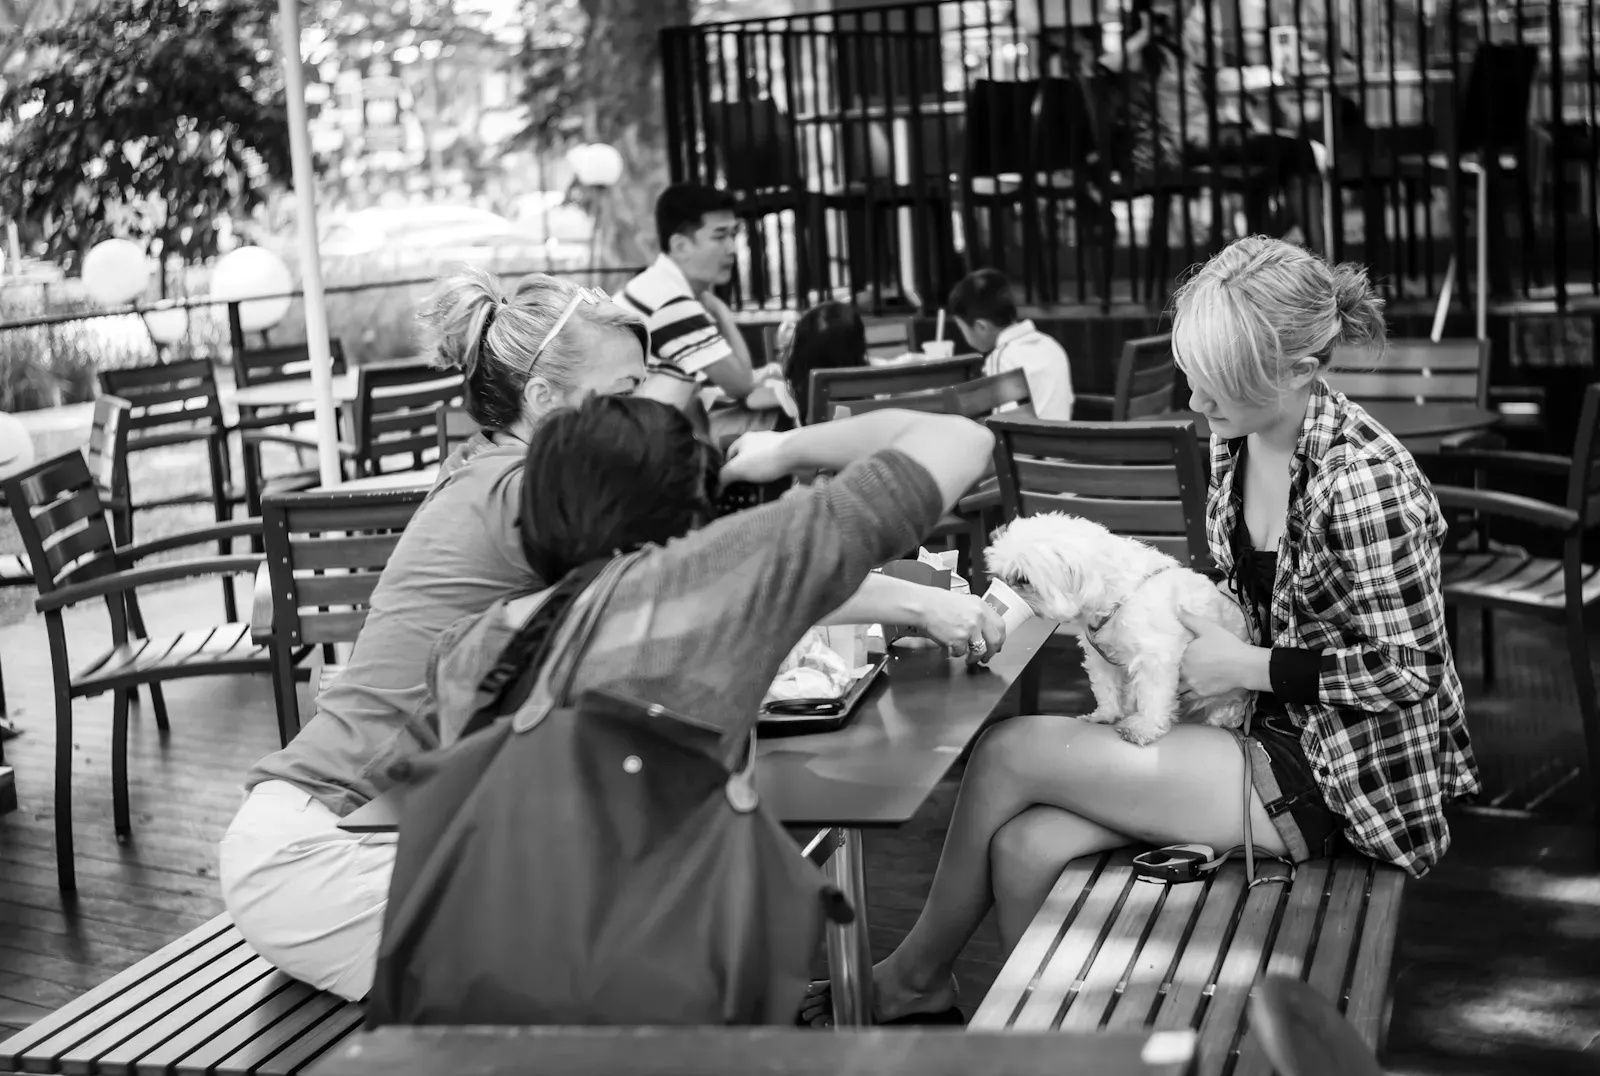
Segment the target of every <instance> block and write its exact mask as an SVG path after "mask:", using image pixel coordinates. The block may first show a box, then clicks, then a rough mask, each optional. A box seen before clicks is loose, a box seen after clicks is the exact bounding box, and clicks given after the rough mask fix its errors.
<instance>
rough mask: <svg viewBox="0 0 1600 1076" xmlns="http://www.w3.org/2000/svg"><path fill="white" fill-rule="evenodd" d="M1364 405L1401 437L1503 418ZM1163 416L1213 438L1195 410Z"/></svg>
mask: <svg viewBox="0 0 1600 1076" xmlns="http://www.w3.org/2000/svg"><path fill="white" fill-rule="evenodd" d="M1355 402H1356V403H1359V404H1360V405H1361V409H1362V410H1363V411H1365V412H1366V413H1367V414H1369V415H1371V416H1372V417H1373V419H1374V420H1375V421H1376V422H1377V423H1378V424H1379V425H1380V426H1382V427H1383V428H1384V429H1386V430H1388V431H1389V432H1390V433H1392V434H1394V435H1395V437H1397V438H1399V439H1400V440H1401V441H1407V440H1415V439H1417V438H1422V437H1440V436H1443V435H1444V434H1449V433H1460V432H1462V431H1464V430H1482V429H1487V428H1488V427H1490V426H1493V425H1494V424H1495V423H1496V422H1498V421H1500V416H1499V414H1498V413H1496V412H1494V411H1488V410H1485V409H1484V408H1481V407H1474V406H1472V405H1470V404H1449V403H1423V404H1416V403H1407V402H1405V401H1403V400H1357V401H1355ZM1161 417H1162V418H1164V419H1165V418H1171V419H1180V420H1183V421H1188V422H1193V423H1194V432H1195V436H1197V437H1200V438H1203V439H1209V438H1210V437H1211V424H1210V423H1208V422H1207V421H1206V418H1205V416H1204V415H1202V414H1199V413H1198V412H1195V411H1175V412H1173V413H1172V414H1170V415H1163V416H1161Z"/></svg>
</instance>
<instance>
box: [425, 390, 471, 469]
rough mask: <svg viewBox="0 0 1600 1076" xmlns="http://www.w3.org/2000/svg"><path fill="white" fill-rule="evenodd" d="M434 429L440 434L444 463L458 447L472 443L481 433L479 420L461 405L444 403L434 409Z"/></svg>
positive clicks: (440, 452)
mask: <svg viewBox="0 0 1600 1076" xmlns="http://www.w3.org/2000/svg"><path fill="white" fill-rule="evenodd" d="M433 425H434V428H435V429H436V430H437V431H438V433H439V462H441V463H443V462H444V461H445V460H446V459H448V458H449V457H450V453H452V452H454V451H455V450H456V446H457V445H460V444H462V443H463V442H465V441H470V440H471V439H472V438H473V437H475V436H477V434H478V431H479V426H478V420H477V419H475V418H473V417H472V416H471V415H470V414H468V413H467V409H466V408H465V407H462V406H461V405H460V404H449V403H442V404H438V405H436V406H435V407H434V419H433Z"/></svg>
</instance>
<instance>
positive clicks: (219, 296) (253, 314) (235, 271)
mask: <svg viewBox="0 0 1600 1076" xmlns="http://www.w3.org/2000/svg"><path fill="white" fill-rule="evenodd" d="M293 290H294V276H293V275H292V274H291V273H290V272H289V267H288V266H287V265H286V264H284V261H283V259H282V258H280V257H278V256H277V255H276V254H274V253H273V252H272V251H270V250H267V249H266V248H265V247H239V248H238V249H236V250H231V251H229V252H228V253H226V254H224V255H223V256H222V257H220V258H218V259H217V264H216V266H215V267H213V268H212V270H211V298H213V299H215V300H216V301H218V302H222V303H233V302H237V303H238V304H239V327H240V328H242V329H243V330H244V331H245V332H247V333H259V332H265V331H266V330H268V329H270V328H272V327H273V326H274V325H276V324H278V322H280V321H282V320H283V318H284V315H285V314H287V313H288V312H289V304H290V303H291V302H292V301H293V300H292V299H291V298H290V297H289V295H288V293H289V292H291V291H293ZM261 296H279V298H261Z"/></svg>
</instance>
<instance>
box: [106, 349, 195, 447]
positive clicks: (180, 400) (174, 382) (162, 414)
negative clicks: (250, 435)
mask: <svg viewBox="0 0 1600 1076" xmlns="http://www.w3.org/2000/svg"><path fill="white" fill-rule="evenodd" d="M99 380H100V391H101V393H102V394H104V395H109V396H116V397H120V398H121V399H124V400H126V401H128V404H129V410H128V413H127V445H128V450H129V451H132V452H137V451H138V450H139V449H140V447H141V446H140V441H141V440H146V439H155V438H158V437H160V436H161V435H163V434H170V433H176V432H183V431H187V430H193V429H221V427H222V424H223V423H222V404H221V403H220V402H219V400H218V397H217V375H216V371H215V370H213V369H212V367H211V361H210V360H209V359H190V360H188V361H186V362H168V363H158V364H156V365H154V366H130V367H127V368H125V369H122V370H101V371H100V374H99ZM98 417H99V415H98V412H97V413H96V418H98Z"/></svg>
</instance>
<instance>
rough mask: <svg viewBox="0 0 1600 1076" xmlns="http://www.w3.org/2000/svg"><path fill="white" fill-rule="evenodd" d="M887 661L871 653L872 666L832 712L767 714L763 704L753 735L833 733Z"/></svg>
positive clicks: (885, 656)
mask: <svg viewBox="0 0 1600 1076" xmlns="http://www.w3.org/2000/svg"><path fill="white" fill-rule="evenodd" d="M888 664H889V655H888V654H878V655H875V656H874V657H873V658H872V667H871V668H870V669H868V670H867V671H866V672H865V673H863V674H862V675H861V677H860V679H858V680H857V681H856V682H855V683H854V684H852V685H851V686H850V690H849V691H846V692H845V693H844V695H843V696H842V697H841V699H840V701H841V702H842V703H843V704H844V705H843V706H842V707H841V708H840V710H839V712H838V713H836V714H774V713H769V712H768V711H767V708H766V707H765V706H763V707H762V708H761V716H760V717H759V718H757V720H756V735H758V736H806V735H810V734H812V733H816V732H835V731H837V730H839V729H842V728H844V727H845V726H846V725H848V724H849V723H850V719H851V718H852V717H854V716H855V712H856V707H857V706H858V705H859V704H860V702H861V700H862V698H863V697H864V696H865V695H866V693H867V689H868V688H869V687H871V686H872V685H873V683H875V682H876V681H877V679H878V675H879V674H880V673H882V672H883V670H884V668H885V667H886V666H887V665H888Z"/></svg>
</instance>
